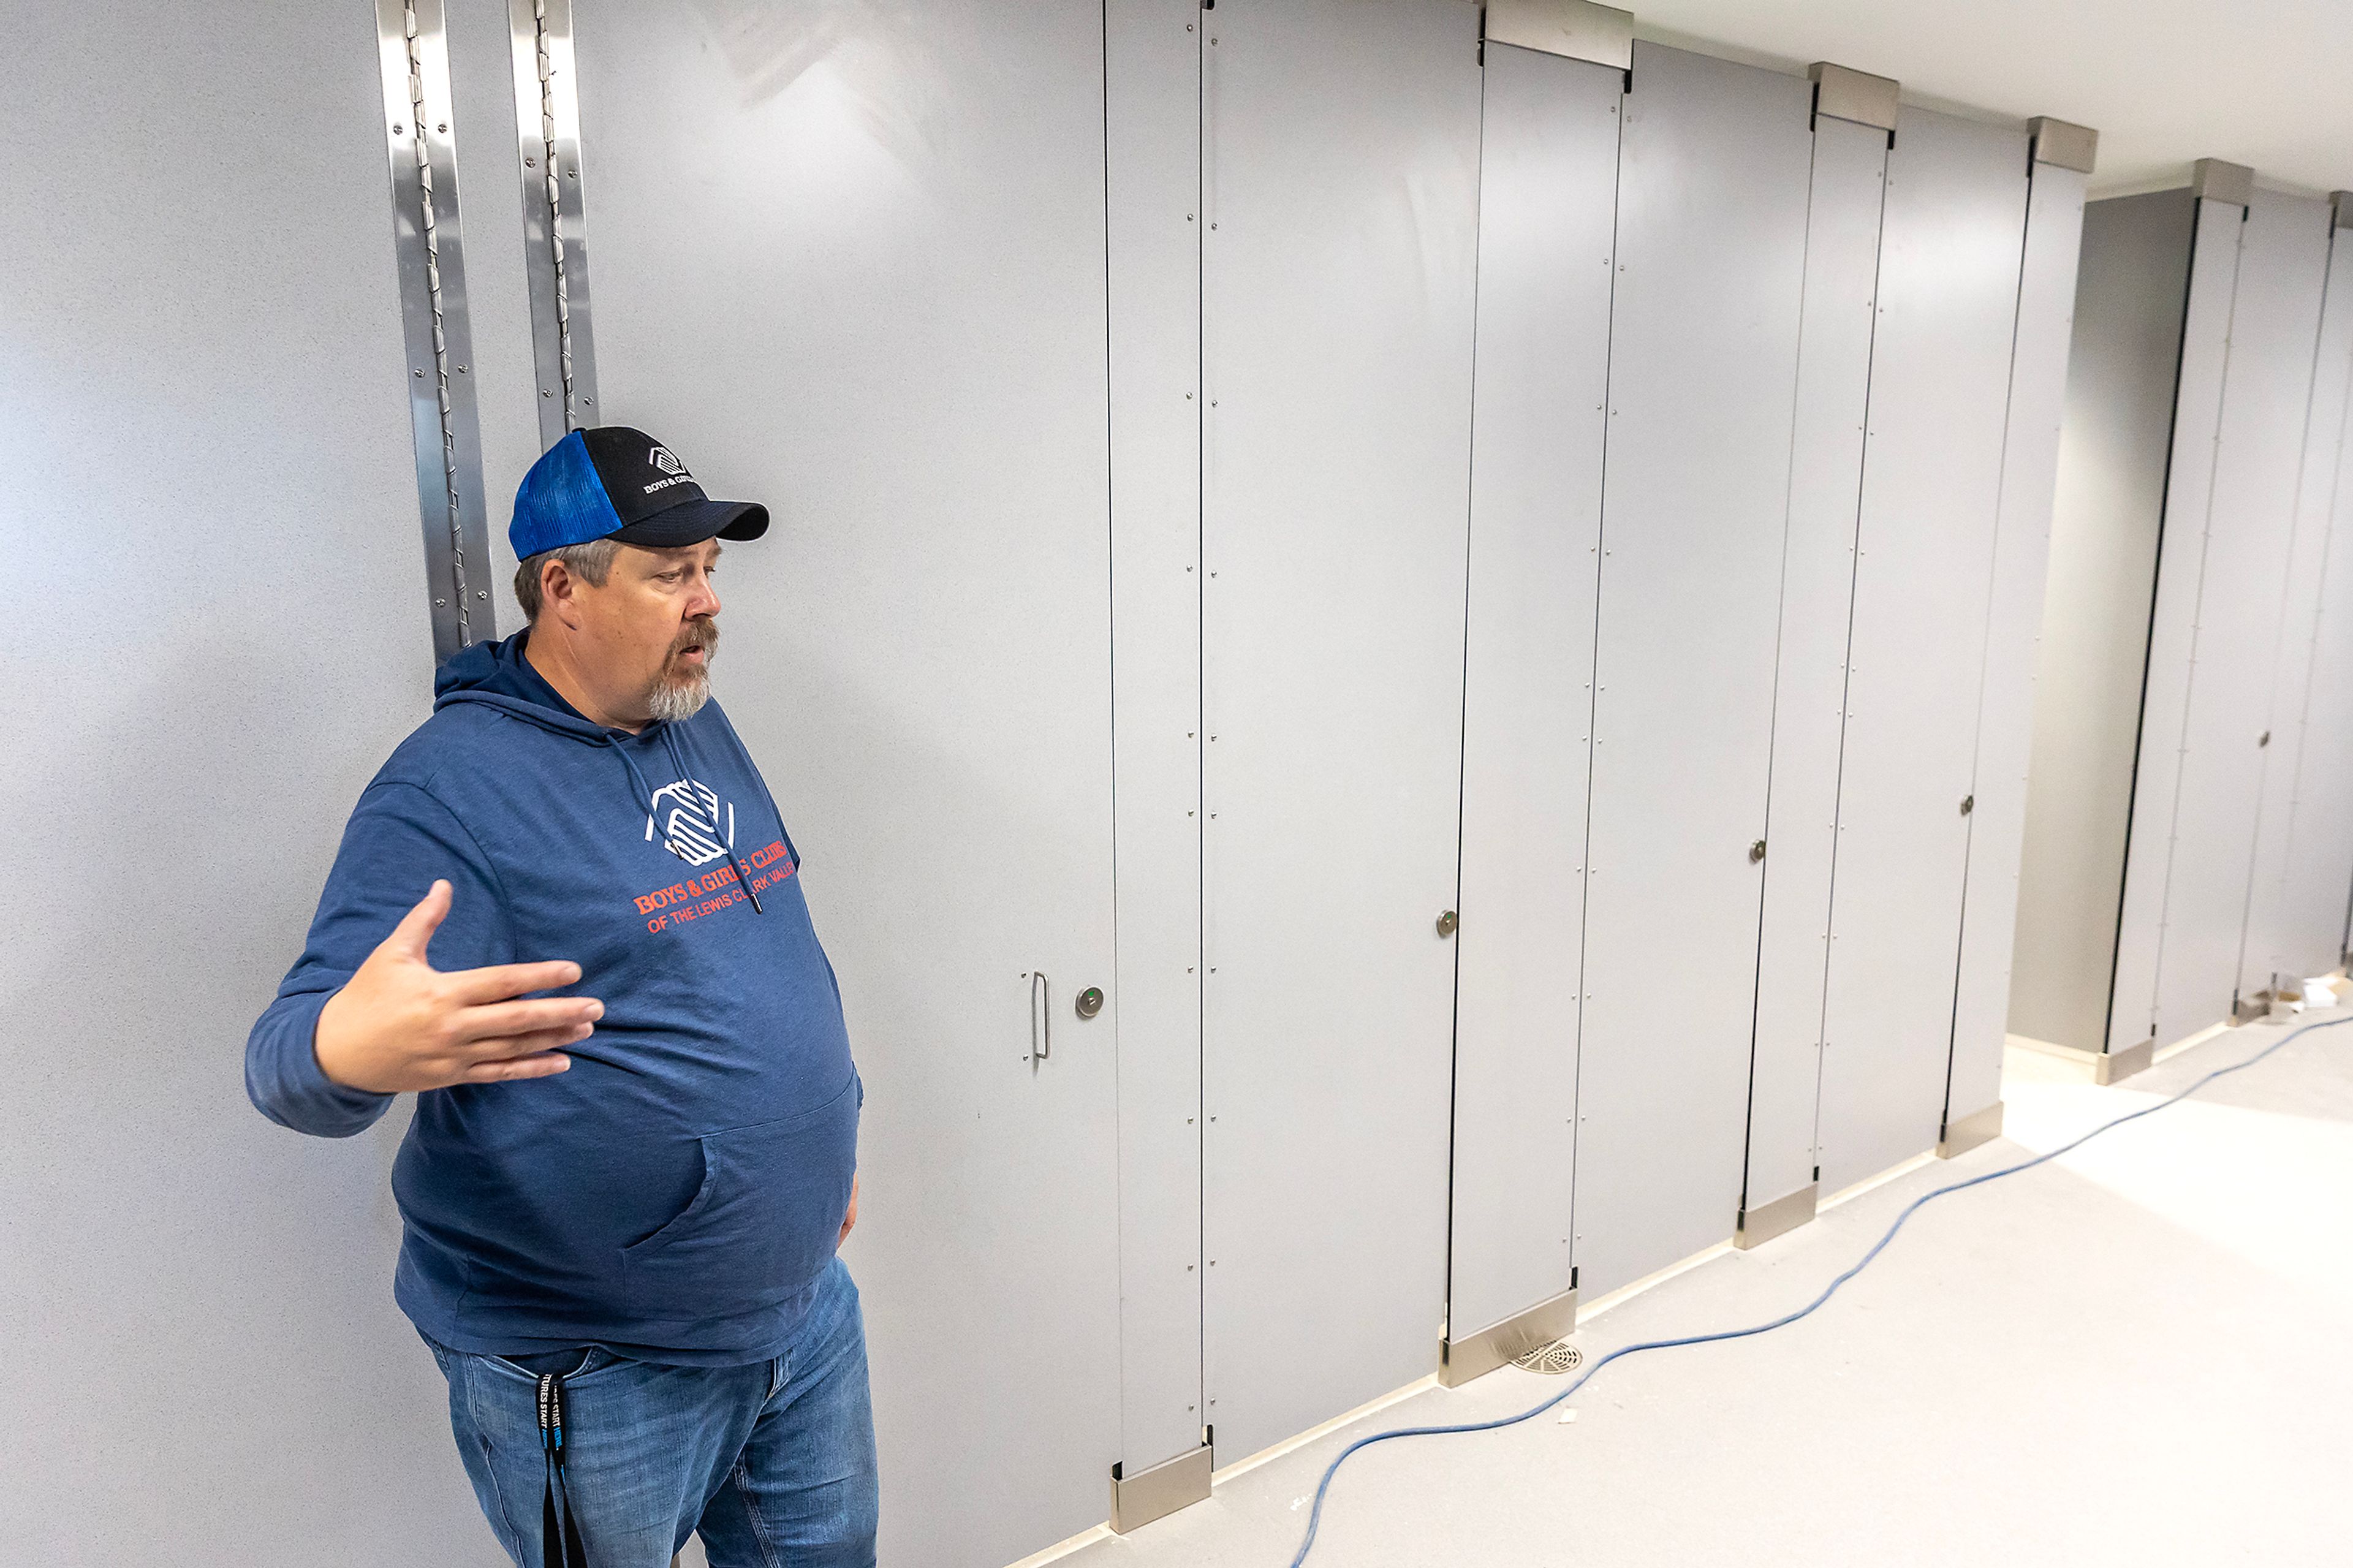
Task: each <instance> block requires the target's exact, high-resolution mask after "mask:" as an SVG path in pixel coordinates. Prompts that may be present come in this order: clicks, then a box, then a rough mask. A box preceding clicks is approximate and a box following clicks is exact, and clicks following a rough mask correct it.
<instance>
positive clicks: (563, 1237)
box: [246, 426, 876, 1568]
mask: <svg viewBox="0 0 2353 1568" xmlns="http://www.w3.org/2000/svg"><path fill="white" fill-rule="evenodd" d="M767 525H768V517H767V512H766V510H765V509H763V508H761V507H759V506H755V505H748V504H744V503H740V502H723V501H713V500H709V499H707V498H706V497H705V496H704V495H703V493H702V488H701V487H700V486H699V485H697V484H696V483H695V482H694V479H693V477H692V476H691V474H689V473H688V472H687V469H686V468H685V466H684V465H683V464H681V462H680V461H679V460H678V458H676V457H674V456H673V455H672V454H671V453H670V450H669V449H668V448H667V447H662V446H659V445H658V444H657V443H655V442H654V441H653V440H652V439H651V438H650V437H647V436H645V435H642V434H640V433H639V432H638V431H635V430H630V429H626V428H622V427H619V426H610V427H607V428H603V429H595V430H583V431H575V432H574V433H573V434H571V435H569V436H566V437H565V438H564V439H563V440H562V441H560V442H558V443H557V444H556V445H555V446H554V447H553V448H552V449H551V450H550V451H549V452H548V453H547V454H546V455H545V456H544V457H543V458H540V460H539V461H538V462H537V463H536V464H534V465H533V468H532V470H531V472H530V474H529V475H528V476H526V477H525V479H523V482H522V489H521V490H520V492H519V493H518V494H517V495H516V497H515V510H514V521H513V524H512V528H511V529H510V531H509V532H510V537H511V538H512V541H513V543H514V550H515V554H516V555H517V556H518V557H519V558H520V559H521V560H522V568H521V570H520V571H519V572H518V573H517V574H516V577H515V593H516V596H517V598H518V599H520V600H521V602H522V608H523V613H524V615H525V616H526V617H527V619H528V621H529V623H530V624H529V625H528V626H527V627H526V628H525V629H524V630H523V631H521V632H519V633H517V634H516V635H515V636H513V637H510V638H508V639H507V640H506V641H504V642H500V643H489V644H477V645H475V646H474V647H470V648H468V649H466V650H465V651H464V652H462V653H460V654H459V655H458V656H457V657H455V658H451V659H450V660H449V661H448V663H447V664H445V665H444V666H442V668H441V670H440V672H439V674H438V677H437V678H436V679H435V683H434V689H435V700H434V709H433V716H432V717H431V718H430V719H428V720H427V721H426V722H425V723H424V724H423V725H422V726H421V727H419V728H418V729H417V731H416V732H415V733H414V734H412V735H410V736H409V737H408V739H407V740H406V741H405V742H402V743H401V745H400V747H399V749H398V750H396V752H394V753H393V755H392V759H391V761H389V762H387V763H385V765H384V768H383V770H382V771H381V772H380V773H377V774H376V776H375V782H373V783H372V784H369V785H368V787H367V789H366V791H365V793H364V794H363V795H361V797H360V801H359V805H358V806H357V808H356V809H355V810H353V813H352V817H351V822H350V824H349V826H346V827H345V828H344V830H343V847H342V849H341V851H340V853H339V854H338V855H337V856H336V858H335V865H334V868H333V870H332V871H331V872H330V873H329V875H328V879H327V887H326V892H325V894H324V895H323V896H322V898H321V900H320V902H319V910H318V914H317V916H316V918H315V919H314V920H313V921H311V934H310V942H309V945H308V947H307V948H306V950H305V951H304V952H303V954H302V957H301V960H300V962H298V963H296V964H295V965H294V968H293V970H292V971H291V972H290V973H289V974H288V975H287V977H286V981H285V984H283V985H281V986H280V988H279V993H278V998H277V1000H276V1001H275V1002H273V1003H271V1004H270V1006H269V1010H268V1011H267V1012H265V1013H264V1014H263V1015H262V1016H261V1019H260V1021H259V1023H258V1024H256V1025H255V1026H254V1030H253V1037H252V1038H251V1040H250V1041H249V1042H248V1046H247V1051H246V1084H247V1089H248V1092H249V1093H250V1094H251V1096H252V1098H253V1101H254V1103H255V1104H256V1105H257V1106H259V1108H260V1109H261V1110H262V1111H263V1113H264V1114H266V1115H268V1116H269V1118H270V1119H271V1120H273V1121H278V1122H280V1123H282V1124H283V1125H285V1126H288V1127H291V1128H294V1129H295V1130H297V1131H303V1132H311V1133H316V1134H319V1135H321V1136H324V1137H348V1136H349V1135H351V1134H352V1133H354V1132H357V1131H361V1130H362V1129H363V1128H365V1127H367V1126H369V1125H370V1124H371V1123H373V1122H374V1121H375V1120H376V1118H378V1117H380V1116H382V1115H383V1114H384V1112H385V1108H386V1107H387V1106H388V1105H390V1104H391V1101H392V1097H393V1095H395V1094H396V1093H398V1092H400V1091H402V1090H408V1089H413V1090H416V1091H417V1115H416V1120H415V1121H413V1122H412V1123H411V1125H410V1127H409V1130H408V1134H407V1136H406V1139H405V1140H403V1142H402V1144H401V1148H400V1155H399V1159H398V1160H397V1162H396V1163H395V1165H394V1167H393V1173H392V1183H393V1192H394V1194H395V1195H396V1197H397V1198H398V1200H399V1203H400V1212H401V1218H402V1222H403V1240H402V1244H401V1250H400V1261H399V1266H398V1268H397V1270H396V1274H395V1278H394V1284H393V1294H394V1298H395V1300H397V1301H398V1302H399V1304H400V1307H401V1309H402V1310H404V1311H406V1313H407V1314H408V1317H409V1319H410V1321H412V1322H414V1323H415V1324H416V1326H417V1331H418V1332H419V1333H421V1334H422V1335H423V1336H424V1337H425V1339H426V1341H427V1343H428V1344H429V1345H430V1346H431V1347H432V1350H433V1353H434V1356H435V1359H436V1360H437V1361H438V1363H440V1366H441V1370H442V1372H443V1373H444V1374H445V1375H446V1376H447V1378H448V1384H449V1419H450V1425H451V1427H452V1429H453V1430H454V1432H455V1434H456V1436H457V1439H458V1451H459V1456H460V1457H461V1458H463V1460H464V1462H465V1466H466V1472H467V1474H468V1476H470V1478H471V1479H472V1481H473V1484H474V1490H475V1494H476V1495H477V1496H478V1497H479V1498H480V1500H481V1505H482V1511H483V1513H484V1515H485V1516H486V1517H487V1518H488V1519H489V1521H490V1524H491V1529H492V1530H493V1531H496V1532H497V1534H498V1537H499V1541H500V1543H501V1545H502V1546H504V1547H505V1548H506V1550H507V1552H509V1553H510V1554H511V1555H512V1556H513V1558H514V1560H515V1562H516V1563H518V1564H519V1565H520V1568H542V1565H543V1564H565V1565H566V1568H570V1565H573V1564H576V1563H581V1562H582V1561H584V1556H583V1552H584V1549H585V1561H586V1562H587V1563H593V1564H594V1565H595V1568H657V1565H660V1564H667V1563H669V1562H670V1556H671V1553H672V1552H674V1551H675V1550H676V1549H677V1548H678V1547H680V1546H681V1545H683V1544H684V1542H685V1541H686V1539H687V1537H688V1535H689V1534H690V1533H691V1532H692V1531H697V1530H700V1531H701V1532H702V1538H703V1542H704V1545H705V1549H706V1550H707V1552H708V1553H709V1556H710V1560H711V1562H712V1564H713V1565H714V1568H736V1565H738V1564H744V1565H760V1568H774V1565H776V1564H778V1563H794V1564H802V1563H808V1564H818V1563H824V1564H836V1563H840V1564H871V1563H873V1561H874V1529H875V1515H876V1501H875V1462H874V1436H873V1423H872V1415H871V1410H870V1407H869V1405H868V1399H867V1382H866V1347H865V1335H864V1328H863V1324H862V1320H861V1319H860V1312H859V1305H858V1292H857V1289H856V1287H855V1286H853V1285H852V1284H851V1282H850V1279H849V1274H848V1272H847V1271H846V1270H845V1269H844V1268H843V1267H842V1265H841V1263H840V1261H839V1258H836V1257H835V1251H836V1248H837V1247H839V1245H840V1242H841V1240H842V1238H843V1237H847V1236H848V1235H849V1227H850V1225H851V1224H852V1222H853V1221H854V1220H855V1218H856V1215H857V1184H856V1163H857V1138H858V1115H859V1108H860V1103H861V1101H862V1100H863V1098H864V1096H863V1090H862V1089H861V1088H860V1084H859V1080H858V1074H857V1071H856V1068H855V1067H854V1066H853V1064H852V1062H851V1060H850V1052H849V1037H848V1034H847V1032H846V1030H845V1029H844V1027H843V1024H842V1016H841V1005H840V993H839V986H838V985H837V984H836V983H835V980H834V977H833V970H832V966H831V964H830V963H828V961H827V959H826V956H825V953H824V952H823V950H822V949H821V948H820V947H819V946H818V940H817V934H816V932H815V931H814V930H813V929H812V928H811V926H810V923H809V915H808V908H807V905H806V904H805V903H804V902H803V901H802V899H801V891H800V883H799V879H798V877H797V874H796V873H797V871H798V870H799V865H800V858H799V856H798V855H797V853H796V852H795V851H794V849H793V846H792V840H791V839H790V838H789V837H787V836H786V832H785V826H784V823H783V821H782V820H781V818H780V817H779V816H778V814H777V810H776V803H775V801H774V800H773V799H772V798H771V797H770V796H769V794H768V790H767V786H766V784H764V783H763V782H762V780H761V777H760V773H759V770H758V769H756V768H755V767H754V765H753V763H752V759H751V757H750V756H749V755H747V754H746V753H745V752H744V745H743V742H741V741H739V740H737V739H736V736H735V731H734V730H733V728H732V727H731V726H730V725H729V724H728V722H727V718H726V715H725V714H723V712H721V711H720V709H719V705H718V704H717V703H715V702H712V701H710V700H709V696H710V682H711V677H710V668H711V660H712V654H713V652H714V651H715V650H716V648H717V647H718V636H719V628H718V624H717V618H716V617H717V616H718V614H719V597H718V595H717V594H716V593H715V592H714V591H713V590H712V581H711V580H712V568H713V566H714V564H715V563H716V562H717V560H718V557H719V552H720V545H719V541H720V540H722V539H727V540H752V539H757V538H758V537H759V536H760V535H761V533H762V532H764V531H765V530H766V528H767Z"/></svg>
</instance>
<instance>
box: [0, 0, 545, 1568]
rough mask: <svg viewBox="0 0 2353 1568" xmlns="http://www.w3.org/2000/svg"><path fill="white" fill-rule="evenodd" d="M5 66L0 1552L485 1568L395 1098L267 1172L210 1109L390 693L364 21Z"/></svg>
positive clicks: (57, 12)
mask: <svg viewBox="0 0 2353 1568" xmlns="http://www.w3.org/2000/svg"><path fill="white" fill-rule="evenodd" d="M7 34H8V45H7V48H8V63H9V68H10V72H11V77H12V84H11V87H10V90H9V91H8V93H7V95H6V96H5V99H0V175H5V177H0V244H5V248H6V251H7V254H8V256H9V258H10V259H9V263H8V276H7V280H6V282H5V285H0V364H5V366H6V371H5V375H0V445H5V447H6V449H7V450H8V451H10V452H11V453H14V454H17V455H18V456H19V458H21V459H22V460H20V461H19V462H18V463H17V464H16V465H15V467H16V473H15V474H14V476H13V478H12V489H11V494H10V496H9V499H8V502H7V509H6V521H5V524H0V535H5V540H6V542H7V546H8V553H9V557H10V561H11V570H10V571H9V573H8V574H7V575H6V578H5V585H0V606H5V615H0V664H5V668H7V669H8V670H10V671H11V672H12V674H13V676H14V677H15V679H16V680H18V681H20V682H37V687H38V692H39V698H38V708H39V716H38V721H37V722H34V723H30V724H27V725H25V726H22V727H21V729H20V732H19V733H18V734H17V735H16V736H15V737H14V738H13V739H12V740H11V742H10V743H9V745H8V747H7V749H6V752H5V760H0V796H5V799H7V800H8V801H9V802H11V803H12V804H15V805H19V806H21V807H27V808H29V807H32V806H34V805H36V804H37V803H41V804H42V805H43V809H41V811H40V816H39V826H38V827H37V829H28V830H22V831H16V832H12V833H10V834H8V835H7V836H6V838H5V844H0V886H5V887H6V888H7V889H9V890H10V892H11V894H12V896H13V897H15V898H16V900H19V901H20V902H21V903H23V904H24V905H25V907H26V909H27V910H31V911H33V912H34V913H35V914H36V915H37V918H34V919H29V920H17V921H12V922H11V927H10V931H9V934H8V936H7V938H6V940H5V943H0V1016H5V1019H6V1023H5V1026H0V1071H5V1077H6V1080H7V1084H8V1089H7V1108H8V1109H7V1124H6V1131H5V1133H0V1335H5V1339H6V1342H7V1343H8V1344H9V1345H10V1347H11V1352H10V1353H9V1354H8V1355H7V1356H6V1357H5V1361H0V1411H5V1412H6V1413H7V1418H6V1420H5V1422H4V1423H0V1561H5V1562H7V1563H25V1564H35V1563H37V1564H42V1565H44V1568H66V1565H69V1564H83V1563H88V1564H100V1563H106V1564H112V1563H151V1562H159V1561H169V1562H172V1563H179V1564H187V1565H189V1568H247V1565H249V1564H253V1563H283V1562H290V1561H298V1560H299V1561H304V1562H316V1563H348V1564H353V1565H355V1568H358V1565H369V1568H375V1565H382V1568H395V1565H406V1564H412V1563H423V1562H430V1563H453V1564H474V1565H479V1568H488V1565H489V1564H491V1563H498V1562H502V1561H503V1558H502V1556H501V1554H500V1553H499V1552H498V1550H497V1548H496V1546H495V1545H494V1544H493V1542H492V1541H491V1536H490V1533H489V1532H488V1531H486V1530H484V1529H483V1528H482V1524H481V1519H480V1513H479V1512H478V1510H476V1508H475V1506H474V1502H473V1496H472V1493H471V1491H470V1489H469V1488H468V1487H467V1484H466V1479H465V1476H464V1474H463V1472H462V1471H461V1470H460V1469H459V1465H458V1457H457V1454H456V1452H455V1450H454V1449H453V1448H452V1447H451V1445H450V1441H449V1433H448V1419H447V1401H448V1395H447V1393H446V1391H445V1390H444V1388H443V1386H442V1384H441V1379H440V1376H439V1374H438V1373H437V1372H436V1371H435V1370H434V1366H433V1362H432V1359H431V1358H430V1356H429V1355H427V1352H426V1350H425V1347H424V1346H423V1345H422V1344H420V1343H419V1342H417V1336H416V1334H415V1333H414V1331H411V1330H410V1328H409V1327H408V1324H407V1323H406V1321H405V1320H404V1319H403V1318H402V1317H401V1316H400V1314H399V1312H398V1311H397V1310H396V1309H395V1308H394V1306H393V1303H392V1267H393V1257H394V1253H395V1250H396V1247H397V1246H398V1243H399V1221H398V1217H397V1215H396V1214H395V1213H394V1210H393V1206H392V1198H391V1194H390V1193H389V1192H388V1191H387V1189H386V1186H385V1172H386V1170H387V1169H388V1167H389V1165H390V1163H391V1160H392V1154H393V1150H394V1147H395V1145H396V1142H397V1141H398V1138H399V1135H400V1132H401V1129H402V1125H403V1124H404V1123H405V1121H406V1112H405V1108H404V1110H402V1111H401V1112H399V1113H396V1115H394V1116H392V1117H390V1118H387V1119H386V1121H385V1122H384V1123H381V1124H379V1125H378V1126H377V1127H376V1128H375V1129H374V1130H372V1131H369V1132H367V1133H366V1134H364V1135H363V1136H361V1137H359V1138H356V1139H354V1140H353V1141H351V1142H325V1141H322V1140H317V1139H311V1138H304V1137H300V1136H298V1135H296V1134H294V1133H290V1132H288V1131H283V1130H281V1129H280V1128H277V1127H273V1126H271V1125H269V1123H268V1122H266V1121H263V1120H262V1119H261V1117H259V1115H257V1114H256V1113H255V1111H254V1110H253V1108H252V1107H251V1106H250V1105H248V1103H247V1102H246V1097H245V1091H244V1087H243V1084H242V1081H241V1078H240V1072H241V1066H242V1061H243V1055H244V1047H245V1038H246V1033H247V1030H248V1028H249V1027H250V1026H251V1025H252V1022H253V1019H254V1016H255V1015H256V1014H257V1013H259V1011H260V1010H261V1008H262V1006H263V1005H265V1004H266V1003H267V1002H268V1001H269V997H270V995H271V994H272V993H273V992H274V990H275V989H276V987H277V984H278V982H279V979H280V976H281V975H283V974H284V973H285V972H286V969H287V966H288V965H289V964H290V963H292V962H293V960H294V958H295V956H296V955H297V953H299V952H300V951H301V944H302V934H303V931H304V929H305V928H306V926H307V924H308V922H309V920H310V916H311V909H312V907H313V904H314V902H315V900H316V899H317V896H318V891H319V885H320V883H321V881H322V879H323V878H324V877H325V874H326V870H327V867H328V865H329V863H330V861H331V860H332V858H333V855H334V851H335V846H336V842H337V838H338V836H339V834H340V832H341V830H342V827H343V819H344V816H345V815H346V814H347V813H348V812H349V811H350V809H351V805H352V803H353V801H354V800H355V799H356V798H357V797H358V795H359V793H360V790H361V789H362V788H363V787H364V785H365V784H366V782H367V780H368V778H369V777H370V775H371V774H373V773H375V769H376V767H377V766H378V764H379V763H382V762H383V760H384V758H385V754H386V753H387V752H389V751H390V750H391V749H392V747H393V746H394V745H395V744H396V743H397V742H398V741H399V739H400V738H401V736H402V735H403V734H405V733H406V731H408V730H409V729H410V728H412V727H413V726H414V725H416V724H417V723H418V722H419V721H422V720H423V719H424V717H425V715H426V712H427V707H428V703H429V694H430V678H431V653H432V642H431V637H430V633H429V629H428V624H427V603H426V595H425V592H424V589H425V578H424V574H423V571H422V565H423V563H422V560H421V554H422V551H421V545H420V535H419V529H418V522H417V489H416V479H415V476H416V469H415V467H414V461H413V454H412V447H411V444H410V437H409V418H408V405H407V386H406V382H407V373H406V366H405V363H404V359H403V352H402V339H401V317H400V306H399V301H398V299H397V296H396V285H395V274H394V265H393V247H392V205H391V195H390V190H389V187H388V184H387V181H386V172H385V124H384V121H383V118H382V112H383V111H382V101H383V100H382V98H381V96H380V94H379V91H378V85H377V83H378V78H377V67H376V51H375V28H374V18H373V16H372V15H371V13H370V11H369V8H368V7H365V6H351V5H345V6H320V5H300V4H260V5H246V6H239V7H236V8H234V9H221V8H216V7H205V6H188V5H154V4H138V3H134V4H128V5H111V6H91V5H53V4H22V5H13V6H11V7H10V8H9V16H8V24H7ZM85 612H86V613H87V614H84V613H85ZM88 616H95V617H96V625H97V626H98V627H99V629H98V631H97V633H96V635H94V636H93V635H80V634H77V633H75V632H74V630H73V627H74V626H75V625H76V624H79V623H85V622H86V621H87V619H88ZM423 891H424V889H418V893H419V894H420V895H421V894H422V893H423Z"/></svg>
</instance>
